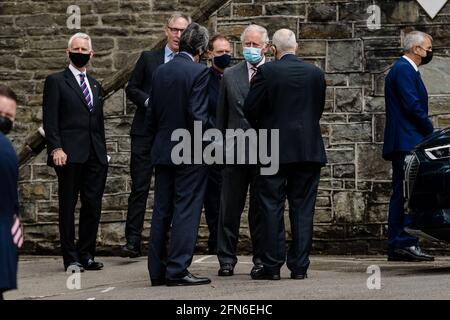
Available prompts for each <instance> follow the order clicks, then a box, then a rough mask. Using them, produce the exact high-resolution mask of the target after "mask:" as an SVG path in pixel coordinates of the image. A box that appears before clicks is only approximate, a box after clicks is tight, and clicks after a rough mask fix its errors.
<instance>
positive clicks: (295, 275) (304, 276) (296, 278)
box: [291, 272, 308, 280]
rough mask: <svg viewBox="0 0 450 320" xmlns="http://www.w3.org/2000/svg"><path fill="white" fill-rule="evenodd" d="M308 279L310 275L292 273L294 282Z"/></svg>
mask: <svg viewBox="0 0 450 320" xmlns="http://www.w3.org/2000/svg"><path fill="white" fill-rule="evenodd" d="M306 278H308V274H307V273H295V272H291V279H294V280H303V279H306Z"/></svg>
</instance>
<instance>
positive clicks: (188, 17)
mask: <svg viewBox="0 0 450 320" xmlns="http://www.w3.org/2000/svg"><path fill="white" fill-rule="evenodd" d="M178 18H182V19H184V20H186V21H187V22H188V24H191V23H192V19H191V17H190V16H188V15H185V14H182V13H180V12H174V13H173V14H172V15H171V16H170V17H169V19H167V26H169V25H170V23H171V22H172V20H175V19H178Z"/></svg>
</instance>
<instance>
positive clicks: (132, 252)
mask: <svg viewBox="0 0 450 320" xmlns="http://www.w3.org/2000/svg"><path fill="white" fill-rule="evenodd" d="M120 256H121V257H123V258H126V257H128V258H137V257H139V256H141V250H140V249H139V248H138V247H137V246H133V245H132V244H130V243H127V244H126V245H124V246H122V248H121V250H120Z"/></svg>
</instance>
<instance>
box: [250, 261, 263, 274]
mask: <svg viewBox="0 0 450 320" xmlns="http://www.w3.org/2000/svg"><path fill="white" fill-rule="evenodd" d="M263 268H264V266H263V265H262V264H261V263H256V264H255V265H253V267H252V270H251V271H250V275H251V274H252V273H258V272H260V270H261V269H263Z"/></svg>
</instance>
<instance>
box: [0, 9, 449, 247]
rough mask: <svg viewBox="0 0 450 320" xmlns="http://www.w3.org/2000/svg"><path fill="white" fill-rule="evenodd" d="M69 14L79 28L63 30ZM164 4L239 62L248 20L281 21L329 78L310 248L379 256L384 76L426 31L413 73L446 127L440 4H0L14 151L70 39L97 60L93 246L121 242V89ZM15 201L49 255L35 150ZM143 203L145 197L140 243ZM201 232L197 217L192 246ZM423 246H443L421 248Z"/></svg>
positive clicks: (54, 205) (127, 119) (157, 37)
mask: <svg viewBox="0 0 450 320" xmlns="http://www.w3.org/2000/svg"><path fill="white" fill-rule="evenodd" d="M72 5H76V6H77V7H75V9H74V7H71V6H72ZM373 5H376V7H373ZM378 8H379V9H380V10H379V11H378ZM78 9H79V12H80V14H81V15H80V18H81V19H80V21H79V22H80V29H70V28H72V27H73V24H74V23H76V22H77V20H76V16H74V14H76V13H77V11H76V10H78ZM73 10H75V11H73ZM175 10H176V11H182V12H186V13H189V14H191V15H193V17H194V20H195V21H197V22H200V23H202V24H205V25H207V26H208V28H209V29H210V31H211V32H212V33H215V32H220V33H223V34H225V35H227V36H228V37H230V39H231V40H232V43H233V49H234V50H233V51H234V58H235V59H236V60H238V59H241V58H242V57H241V54H240V53H241V46H240V43H239V36H240V34H241V32H242V30H243V29H244V27H245V26H246V25H248V24H249V23H252V22H253V23H258V24H261V25H263V26H265V27H267V29H268V30H269V33H270V36H271V35H272V34H273V32H274V31H275V30H277V29H279V28H282V27H285V28H290V29H292V30H293V31H294V32H296V34H297V35H298V39H299V52H298V55H299V56H301V57H302V58H304V59H305V60H306V61H308V62H310V63H313V64H315V65H317V66H319V67H320V68H322V69H323V70H324V71H326V79H327V83H328V89H327V101H326V110H325V113H324V115H323V119H322V129H323V135H324V138H325V143H326V148H327V154H328V159H329V163H328V165H327V166H326V168H324V169H323V172H322V182H321V185H320V192H319V197H318V199H317V207H316V215H315V234H314V245H313V246H314V251H315V252H323V253H330V254H336V253H343V254H348V253H353V254H367V253H369V254H372V253H383V252H384V251H385V237H386V220H387V204H388V202H389V193H390V167H389V163H386V162H385V161H383V160H382V159H381V147H382V141H383V128H384V98H383V81H384V77H385V75H386V72H387V70H388V69H389V67H390V65H391V64H392V62H393V61H394V60H395V59H397V58H398V57H399V56H400V55H401V54H402V49H401V48H402V37H403V36H404V34H405V33H406V32H408V31H411V30H414V29H416V30H421V31H425V32H427V33H430V34H431V35H432V36H433V37H434V40H435V41H434V51H435V56H436V57H435V59H434V60H433V62H432V63H431V64H430V65H429V66H427V67H424V68H423V71H422V75H423V78H424V79H425V82H426V84H427V87H428V89H429V94H430V113H431V115H432V118H433V122H434V124H435V126H437V127H444V126H447V125H449V124H450V112H449V110H450V108H449V107H450V3H447V4H446V5H445V6H444V7H443V8H442V10H441V11H440V12H439V14H438V15H437V16H436V17H434V19H432V18H431V17H430V16H429V15H428V14H427V13H426V12H425V11H424V9H423V8H422V7H421V6H420V5H419V3H418V1H416V0H400V1H397V0H395V1H394V0H383V1H382V0H353V1H350V0H289V1H284V0H279V1H276V0H232V1H226V0H224V1H221V0H210V1H208V0H205V1H201V0H145V1H144V0H104V1H103V0H102V1H99V0H92V1H87V0H77V1H68V0H60V1H56V0H54V1H41V0H34V1H29V0H19V1H10V0H2V1H1V2H0V81H1V82H2V83H4V84H7V85H9V86H11V87H12V88H13V89H14V90H15V91H16V92H17V93H18V94H19V98H20V107H19V109H18V114H17V123H16V127H15V130H14V135H13V140H14V144H15V146H16V148H17V149H19V148H20V147H21V146H22V145H23V143H24V141H25V138H26V137H27V136H28V135H29V134H30V133H32V132H35V131H36V129H37V128H38V127H39V126H40V125H41V122H42V111H41V104H42V90H43V83H44V79H45V77H46V76H47V75H48V74H50V73H52V72H56V71H59V70H61V69H63V68H64V67H65V66H66V64H67V60H66V57H65V53H64V49H65V48H66V47H67V40H68V38H69V36H70V35H72V34H73V33H75V32H78V31H83V32H87V33H88V34H90V35H91V36H92V38H93V47H94V51H95V52H96V56H95V58H94V59H93V61H92V64H91V71H92V74H93V75H94V76H95V77H97V78H98V79H100V80H102V84H103V86H104V88H105V89H106V91H107V93H108V98H107V100H106V102H105V116H106V129H107V146H108V151H109V154H110V156H111V162H110V168H109V175H108V181H107V187H106V194H105V196H104V201H103V214H102V220H101V225H100V230H99V235H98V244H99V251H101V252H104V253H114V250H115V249H117V248H118V245H120V244H121V243H123V240H124V224H125V223H124V221H125V216H126V209H127V198H128V194H129V192H130V176H129V153H130V139H129V129H130V124H131V120H132V118H133V113H134V106H133V105H132V104H131V103H129V102H127V100H126V96H125V94H124V90H123V88H124V86H125V85H126V82H127V79H128V76H129V74H130V70H131V68H132V67H133V65H134V62H135V61H136V59H137V56H138V54H139V53H140V52H141V51H142V50H144V49H150V48H152V47H154V46H157V45H158V44H160V43H161V40H162V39H163V38H164V34H163V32H162V30H163V26H164V24H165V21H166V19H167V17H168V16H169V15H170V13H171V12H172V11H175ZM377 13H379V18H380V20H379V21H378V15H377ZM377 23H379V24H380V25H379V26H377ZM69 27H70V28H69ZM20 198H21V213H22V217H23V222H24V224H25V233H26V243H25V249H24V251H26V252H30V253H55V252H57V249H58V239H59V234H58V224H57V211H58V199H57V181H56V176H55V174H54V172H53V170H52V169H50V168H48V167H47V166H46V165H45V154H44V152H43V153H42V154H40V155H39V156H37V157H36V158H34V159H32V161H30V162H29V163H27V164H26V165H25V166H23V167H22V168H21V170H20ZM151 205H152V196H150V197H149V201H148V214H147V216H146V222H145V230H144V235H145V239H148V233H149V225H150V222H151V220H150V216H151V215H150V213H151ZM242 221H243V225H242V229H241V231H242V241H241V243H240V247H241V250H243V251H245V250H247V249H248V248H249V244H250V241H249V239H248V230H247V221H246V218H244V219H243V220H242ZM206 236H207V227H206V223H204V220H202V225H201V228H200V237H199V241H198V245H199V251H201V250H202V249H203V248H204V247H205V243H206ZM427 249H429V250H435V252H436V251H439V252H445V251H447V250H448V247H446V246H445V245H442V244H439V243H428V244H427Z"/></svg>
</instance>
